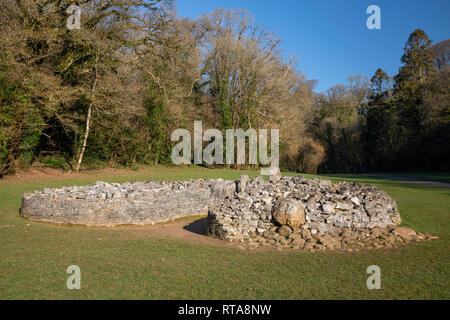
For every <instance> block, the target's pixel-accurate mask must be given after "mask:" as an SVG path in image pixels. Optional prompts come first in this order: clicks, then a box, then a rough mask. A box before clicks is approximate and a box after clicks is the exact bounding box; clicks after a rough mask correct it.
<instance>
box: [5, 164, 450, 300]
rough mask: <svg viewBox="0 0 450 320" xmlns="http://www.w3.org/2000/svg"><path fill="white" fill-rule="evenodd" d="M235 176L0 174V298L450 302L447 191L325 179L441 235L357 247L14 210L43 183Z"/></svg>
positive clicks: (233, 174) (224, 173) (195, 171)
mask: <svg viewBox="0 0 450 320" xmlns="http://www.w3.org/2000/svg"><path fill="white" fill-rule="evenodd" d="M242 173H243V172H239V171H231V170H208V169H199V168H185V169H182V168H170V169H168V168H163V167H156V168H152V169H146V170H144V171H137V172H136V171H127V172H117V173H115V172H112V173H111V172H110V173H85V174H81V175H76V176H64V177H55V178H50V179H46V180H43V179H41V180H37V179H34V180H17V181H15V180H3V181H1V180H0V243H1V247H0V248H1V249H0V299H41V298H43V299H450V277H449V267H450V256H449V253H450V240H449V234H450V228H449V227H450V189H444V188H438V187H429V186H423V185H417V184H410V183H405V182H401V181H392V180H384V179H379V178H369V177H361V176H345V177H339V176H330V179H331V180H333V181H342V180H347V181H358V182H360V183H370V184H372V183H373V184H376V185H377V186H378V187H379V188H382V189H384V190H386V192H388V193H389V195H391V196H392V197H393V198H394V199H395V200H396V201H397V204H398V207H399V210H400V213H401V217H402V219H403V224H404V225H406V226H409V227H411V228H413V229H415V230H418V231H422V232H427V233H432V234H433V235H437V236H439V237H440V238H441V239H440V240H439V241H432V242H425V243H413V244H411V245H408V246H406V247H404V248H401V249H397V250H378V251H367V252H357V253H334V252H315V253H308V252H293V251H292V252H278V251H267V252H255V251H245V250H241V249H235V248H228V247H218V246H212V245H207V244H200V243H194V242H184V241H181V240H170V239H158V238H155V237H150V236H148V235H147V236H146V235H145V234H139V233H132V232H130V231H128V230H125V229H116V230H114V229H101V228H82V227H73V226H56V225H51V224H45V223H37V222H32V221H28V220H25V219H23V218H21V217H19V215H18V210H19V208H20V204H21V197H22V194H23V193H24V192H31V191H33V190H36V189H42V188H44V187H61V186H64V185H66V186H67V185H84V184H90V183H93V182H95V181H97V180H103V181H108V182H125V181H138V180H148V179H154V180H186V179H191V178H212V177H215V178H218V177H222V178H228V179H234V178H237V177H238V176H239V175H240V174H242ZM256 174H257V172H250V173H249V175H252V176H254V175H256ZM73 264H75V265H78V266H79V267H80V268H81V278H82V280H81V289H80V290H68V289H67V288H66V280H67V277H68V276H69V275H68V274H66V269H67V267H68V266H69V265H73ZM370 265H378V266H379V267H380V268H381V286H382V289H381V290H368V289H367V287H366V280H367V277H368V276H369V275H368V274H366V269H367V267H368V266H370Z"/></svg>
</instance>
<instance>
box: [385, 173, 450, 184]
mask: <svg viewBox="0 0 450 320" xmlns="http://www.w3.org/2000/svg"><path fill="white" fill-rule="evenodd" d="M386 175H390V176H393V177H402V178H411V179H417V180H425V181H436V182H444V183H450V172H420V173H391V174H386Z"/></svg>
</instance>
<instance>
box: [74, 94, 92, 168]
mask: <svg viewBox="0 0 450 320" xmlns="http://www.w3.org/2000/svg"><path fill="white" fill-rule="evenodd" d="M91 114H92V103H90V104H89V109H88V114H87V117H86V128H85V131H84V137H83V145H82V146H81V151H80V153H79V155H78V160H77V165H76V166H75V171H76V172H78V171H79V170H80V167H81V162H82V161H83V155H84V151H85V150H86V143H87V138H88V135H89V125H90V123H91Z"/></svg>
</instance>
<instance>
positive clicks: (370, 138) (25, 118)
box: [0, 0, 450, 174]
mask: <svg viewBox="0 0 450 320" xmlns="http://www.w3.org/2000/svg"><path fill="white" fill-rule="evenodd" d="M74 3H76V4H77V5H78V6H79V7H80V8H81V10H82V16H81V29H79V30H70V29H68V28H67V27H66V23H67V18H68V14H67V12H66V10H67V8H68V7H69V6H70V5H72V4H74ZM0 21H1V28H0V174H5V173H12V172H14V171H15V170H16V169H17V168H21V167H28V166H30V165H32V164H33V162H36V161H39V162H42V163H45V164H47V165H51V166H63V167H68V168H70V169H71V170H73V171H78V170H80V169H81V168H83V167H87V166H90V165H95V164H96V163H102V164H106V165H109V166H117V165H126V166H136V165H137V164H139V163H148V164H158V163H162V164H170V163H171V160H170V152H171V149H172V147H173V144H174V143H172V142H171V141H170V137H171V133H172V132H173V130H175V129H176V128H187V129H192V128H193V123H194V120H201V121H202V122H203V127H204V128H205V129H206V128H218V129H221V130H225V129H227V128H242V129H244V130H247V129H249V128H256V129H257V128H264V129H271V128H279V129H280V142H281V145H280V155H281V159H280V163H281V166H282V168H283V169H286V170H293V171H302V172H311V173H315V172H360V171H394V170H448V169H449V166H450V165H449V161H448V157H449V155H450V154H449V151H450V147H449V146H450V107H449V92H448V90H449V68H448V52H449V48H448V42H442V43H440V44H438V45H436V46H432V44H431V41H430V40H429V39H428V37H427V35H426V34H425V32H423V31H422V30H416V31H414V32H413V33H412V34H411V36H410V38H409V39H408V41H407V43H406V45H405V52H404V55H403V57H402V67H401V68H400V70H399V73H398V74H397V75H395V76H394V77H390V76H389V75H387V74H386V73H385V72H384V71H383V70H381V69H379V70H377V71H376V73H375V75H374V76H373V77H372V79H371V80H370V81H369V80H368V79H366V78H364V77H362V76H353V77H350V78H349V84H348V85H346V86H344V85H338V86H335V87H333V88H330V89H329V90H328V91H327V92H326V94H316V93H314V91H313V89H314V85H315V83H314V81H308V80H307V79H306V76H305V75H304V74H302V73H301V72H299V71H298V70H297V68H296V61H295V59H293V58H290V59H284V58H283V57H282V54H281V50H280V44H281V40H280V39H279V38H277V37H276V36H275V35H274V34H273V33H270V32H268V31H266V30H264V29H262V28H260V27H259V26H258V25H257V24H256V23H255V22H254V21H253V18H252V16H251V15H250V14H249V13H248V12H246V11H243V10H224V9H217V10H216V11H214V12H213V13H211V14H208V15H203V16H202V17H200V18H198V19H196V20H191V19H184V18H179V17H178V16H177V15H176V13H175V8H174V5H173V3H172V1H171V0H109V1H103V0H79V1H69V0H44V1H41V0H4V1H2V2H1V3H0ZM235 167H239V166H237V165H236V166H235ZM253 167H255V166H253Z"/></svg>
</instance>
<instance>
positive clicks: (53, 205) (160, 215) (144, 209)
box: [20, 179, 214, 226]
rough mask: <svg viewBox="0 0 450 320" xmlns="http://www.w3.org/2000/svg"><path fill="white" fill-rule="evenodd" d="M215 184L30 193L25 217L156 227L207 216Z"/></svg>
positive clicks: (125, 185) (25, 197)
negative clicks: (189, 218) (181, 218)
mask: <svg viewBox="0 0 450 320" xmlns="http://www.w3.org/2000/svg"><path fill="white" fill-rule="evenodd" d="M212 182H214V180H202V179H200V180H191V181H176V182H165V181H162V182H154V181H148V182H135V183H128V182H127V183H123V184H118V183H112V184H109V183H106V182H102V181H98V182H96V183H95V184H94V185H93V186H81V187H78V186H73V187H63V188H60V189H47V188H45V189H44V190H43V191H35V192H34V193H25V194H24V195H23V197H22V208H21V209H20V214H21V215H22V216H23V217H26V218H29V219H32V220H39V221H46V222H53V223H68V224H80V225H87V226H116V225H124V224H137V225H145V224H154V223H158V222H165V221H169V220H174V219H177V218H180V217H186V216H193V215H202V214H204V215H206V214H207V212H208V208H209V206H211V205H212V204H213V202H214V199H213V198H211V192H210V186H211V184H212Z"/></svg>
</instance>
